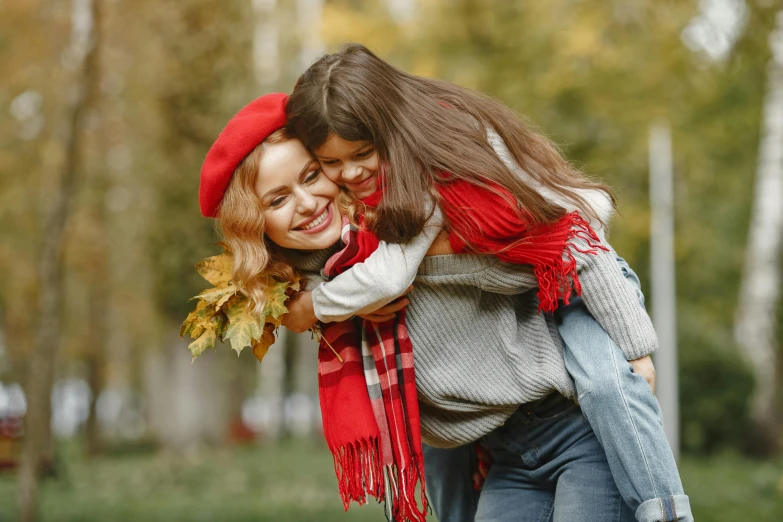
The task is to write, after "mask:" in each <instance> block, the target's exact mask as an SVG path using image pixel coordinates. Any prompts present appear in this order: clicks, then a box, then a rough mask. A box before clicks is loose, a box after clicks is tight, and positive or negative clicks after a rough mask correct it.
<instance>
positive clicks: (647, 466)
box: [609, 345, 658, 498]
mask: <svg viewBox="0 0 783 522" xmlns="http://www.w3.org/2000/svg"><path fill="white" fill-rule="evenodd" d="M609 347H610V348H611V347H612V346H611V345H609ZM611 357H612V365H613V366H614V372H615V381H616V382H617V387H618V389H619V390H620V397H621V398H622V401H623V406H625V411H626V413H627V415H628V419H629V420H630V421H631V426H633V434H634V438H635V439H636V444H637V445H638V446H639V450H640V451H641V453H642V458H644V468H645V469H646V470H647V475H648V478H649V479H650V485H651V486H652V488H653V494H654V495H655V496H654V497H653V498H655V497H657V496H658V489H657V488H656V486H655V480H653V476H652V471H651V470H650V462H649V460H648V458H647V452H645V451H644V445H643V444H642V441H641V437H640V436H639V430H638V429H637V427H636V423H635V422H634V420H633V415H631V408H630V407H629V406H628V401H627V400H626V398H625V390H624V389H623V386H622V385H621V384H620V370H619V368H618V367H617V359H616V358H615V357H614V354H611Z"/></svg>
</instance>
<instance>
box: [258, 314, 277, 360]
mask: <svg viewBox="0 0 783 522" xmlns="http://www.w3.org/2000/svg"><path fill="white" fill-rule="evenodd" d="M274 342H275V325H273V324H272V323H266V324H265V325H264V333H263V335H262V336H261V340H260V341H258V342H255V343H253V355H255V356H256V359H258V362H261V361H263V360H264V356H265V355H266V353H267V352H268V351H269V347H270V346H272V345H273V344H274Z"/></svg>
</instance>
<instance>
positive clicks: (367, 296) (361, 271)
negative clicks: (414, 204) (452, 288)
mask: <svg viewBox="0 0 783 522" xmlns="http://www.w3.org/2000/svg"><path fill="white" fill-rule="evenodd" d="M442 227H443V218H442V215H441V212H440V209H438V208H436V209H435V211H434V212H433V214H432V216H431V217H430V219H429V220H428V221H427V223H426V224H425V225H424V229H423V230H422V232H421V234H419V235H418V236H416V237H415V238H413V240H412V241H410V242H409V243H405V244H397V243H386V242H384V241H381V243H380V244H379V245H378V249H377V250H376V251H375V252H373V253H372V254H371V255H370V257H368V258H367V259H366V260H365V261H364V262H363V263H359V264H357V265H354V266H353V267H352V268H351V269H350V270H348V271H346V272H343V273H342V274H340V275H339V276H337V277H335V278H334V279H332V280H331V281H328V282H326V283H322V284H320V285H318V286H317V287H316V288H314V289H313V294H312V302H313V310H314V312H315V315H316V317H318V319H319V320H321V321H322V322H335V321H344V320H346V319H349V318H350V317H352V316H354V315H356V314H367V313H370V312H374V311H375V310H377V309H378V308H380V307H382V306H384V305H386V304H388V303H389V302H391V301H393V300H394V299H396V298H397V297H399V296H401V295H403V294H404V293H405V292H406V290H407V289H408V287H409V286H410V285H411V284H412V283H413V280H414V279H415V278H416V272H417V271H418V269H419V265H420V264H421V262H422V260H423V259H424V256H425V255H426V254H427V251H428V250H429V249H430V247H431V246H432V244H433V242H434V241H435V239H436V238H437V237H438V235H439V234H440V232H441V230H442Z"/></svg>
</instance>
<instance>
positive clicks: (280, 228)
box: [255, 140, 342, 250]
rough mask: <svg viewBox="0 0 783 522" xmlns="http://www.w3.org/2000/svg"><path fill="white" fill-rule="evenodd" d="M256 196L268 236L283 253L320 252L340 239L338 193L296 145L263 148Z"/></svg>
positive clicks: (297, 143) (289, 141)
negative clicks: (282, 249) (285, 251)
mask: <svg viewBox="0 0 783 522" xmlns="http://www.w3.org/2000/svg"><path fill="white" fill-rule="evenodd" d="M255 191H256V194H257V195H258V197H259V198H260V199H261V205H262V209H263V213H264V218H265V220H266V230H265V234H266V236H267V237H268V238H269V239H270V240H271V241H272V242H274V243H276V244H277V245H279V246H281V247H283V248H290V249H295V250H320V249H323V248H327V247H330V246H332V245H333V244H335V243H336V242H337V241H338V240H339V239H340V229H341V227H342V223H341V219H340V214H339V211H338V210H337V205H336V204H335V202H334V199H335V197H337V194H338V192H339V188H338V187H337V185H335V184H334V183H332V182H331V181H329V178H327V177H326V176H325V175H324V174H323V172H322V171H321V168H320V166H319V165H318V162H317V161H315V160H314V159H313V158H312V157H311V156H310V154H309V153H308V152H307V150H306V149H305V148H304V145H302V143H301V142H300V141H299V140H288V141H284V142H282V143H274V144H269V145H267V147H266V149H265V150H264V152H263V154H262V155H261V161H260V163H259V168H258V178H257V179H256V184H255Z"/></svg>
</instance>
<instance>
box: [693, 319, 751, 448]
mask: <svg viewBox="0 0 783 522" xmlns="http://www.w3.org/2000/svg"><path fill="white" fill-rule="evenodd" d="M726 339H731V332H729V331H726V330H725V329H723V328H717V329H715V330H712V331H710V332H706V331H704V330H700V329H691V328H689V326H688V324H684V325H682V328H681V334H680V346H681V350H680V353H681V356H680V372H679V377H680V378H679V380H680V425H681V433H682V435H681V442H682V449H683V450H684V451H687V452H690V453H695V454H710V453H714V452H716V451H719V450H726V449H729V448H734V449H740V450H743V449H747V448H746V445H747V443H748V440H749V438H750V437H749V431H748V430H749V426H750V421H749V417H748V399H749V396H750V394H751V392H752V391H753V375H752V374H751V372H750V370H749V369H748V367H747V366H746V364H745V362H744V361H743V360H742V358H741V357H740V355H739V353H738V352H737V350H736V348H735V347H734V346H733V344H732V343H731V342H730V341H727V340H726Z"/></svg>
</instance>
